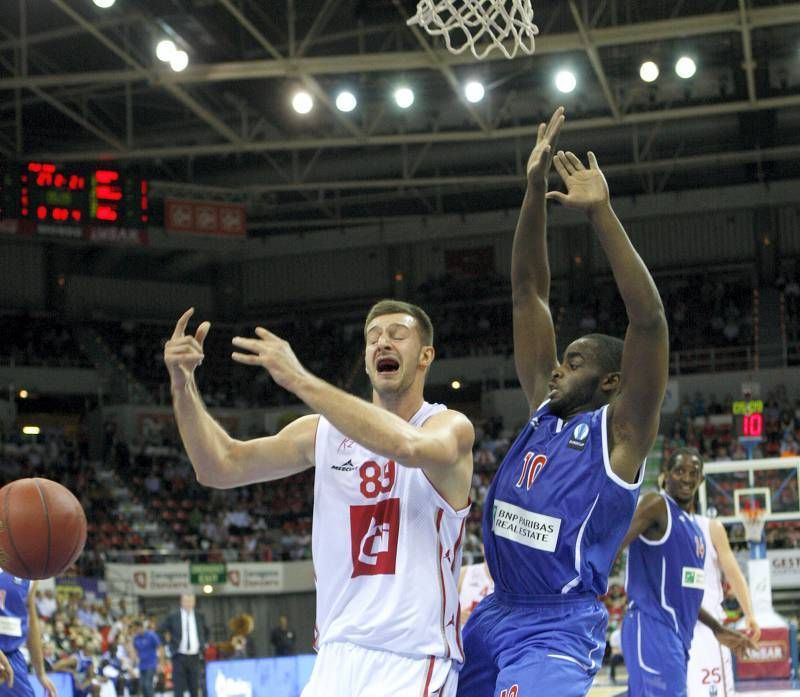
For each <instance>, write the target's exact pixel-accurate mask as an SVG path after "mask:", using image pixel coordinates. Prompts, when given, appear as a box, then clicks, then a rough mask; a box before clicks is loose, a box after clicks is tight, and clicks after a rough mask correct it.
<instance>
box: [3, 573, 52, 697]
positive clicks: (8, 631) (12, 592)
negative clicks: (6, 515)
mask: <svg viewBox="0 0 800 697" xmlns="http://www.w3.org/2000/svg"><path fill="white" fill-rule="evenodd" d="M35 596H36V583H35V582H31V581H26V580H24V579H21V578H17V577H16V576H12V575H11V574H9V573H8V572H6V571H1V570H0V651H2V652H3V653H4V654H5V656H6V658H7V659H8V663H9V666H10V668H9V670H11V671H12V680H10V681H8V682H5V683H3V684H2V685H0V697H6V696H8V697H33V695H34V692H33V687H31V683H30V680H29V678H28V664H27V662H26V661H25V656H23V655H22V652H21V651H20V647H21V646H22V644H23V643H26V642H27V645H28V651H29V652H30V656H31V665H32V666H33V669H34V672H35V673H36V677H37V678H39V682H40V683H41V684H42V687H44V689H45V691H46V692H47V694H48V695H49V697H56V688H55V686H54V685H53V683H52V682H50V680H49V679H48V677H47V675H45V672H44V661H43V660H42V639H41V635H40V633H39V618H38V617H37V615H36V604H35V602H34V600H35Z"/></svg>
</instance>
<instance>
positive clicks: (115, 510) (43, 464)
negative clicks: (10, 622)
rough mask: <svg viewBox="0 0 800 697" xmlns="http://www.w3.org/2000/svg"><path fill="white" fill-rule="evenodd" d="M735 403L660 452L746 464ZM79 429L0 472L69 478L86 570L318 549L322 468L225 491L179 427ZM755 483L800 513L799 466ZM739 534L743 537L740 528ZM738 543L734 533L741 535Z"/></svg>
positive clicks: (782, 541)
mask: <svg viewBox="0 0 800 697" xmlns="http://www.w3.org/2000/svg"><path fill="white" fill-rule="evenodd" d="M731 402H732V397H731V396H730V395H727V396H726V397H725V398H723V399H721V400H719V399H717V398H716V397H715V396H714V395H708V396H703V395H700V394H695V395H694V396H687V397H685V398H684V399H683V401H682V402H681V405H680V409H679V412H678V413H677V414H676V415H675V417H674V418H673V419H672V421H671V422H670V420H669V419H665V420H664V421H663V424H662V438H661V441H660V445H659V447H660V448H661V449H662V452H660V453H658V454H660V455H661V457H662V459H666V458H667V457H668V456H669V454H670V453H671V452H672V450H673V449H674V448H676V447H680V446H685V445H688V446H692V447H696V448H697V449H698V450H699V451H700V452H701V454H702V455H703V457H704V458H705V460H706V461H707V462H711V461H720V460H741V459H745V458H746V457H747V454H746V452H745V451H744V448H743V447H742V446H741V444H740V443H739V441H738V438H736V437H735V436H734V432H733V428H732V424H733V420H732V418H731V416H730V414H731ZM517 425H518V424H511V426H510V427H509V426H508V425H504V424H502V423H501V422H500V421H499V420H498V419H485V420H478V421H476V445H475V452H474V460H475V472H474V478H473V490H472V495H471V498H472V501H473V502H474V505H473V508H472V511H471V513H470V517H469V519H468V524H467V528H466V540H465V545H464V552H465V556H466V558H467V560H474V559H477V558H479V557H480V556H481V546H480V537H481V515H482V510H481V505H482V502H483V501H484V499H485V497H486V492H487V490H488V487H489V484H490V482H491V479H492V477H493V475H494V472H495V471H496V468H497V467H498V465H499V463H500V462H501V461H502V459H503V456H504V455H505V453H506V451H507V450H508V447H509V445H510V443H511V441H512V439H513V437H514V435H515V431H514V428H515V427H516V426H517ZM764 427H765V428H764V430H765V440H764V441H763V442H762V443H761V444H759V445H757V446H756V448H755V452H754V456H755V457H776V458H778V457H782V456H784V457H786V456H792V455H797V454H800V446H799V445H798V443H800V400H794V401H793V400H791V399H789V398H788V396H787V394H786V391H785V389H783V388H778V389H777V390H775V391H774V392H771V393H770V394H768V395H767V396H766V398H765V399H764ZM80 433H81V431H80V429H79V431H78V432H76V433H74V434H72V435H71V436H69V437H66V436H64V435H56V434H43V435H41V436H38V437H35V438H32V437H26V436H22V435H21V434H16V433H15V434H8V435H6V436H4V437H3V439H2V441H0V467H1V468H2V471H3V473H4V478H5V479H6V481H8V480H13V479H16V478H18V477H22V476H42V477H47V478H51V479H55V480H57V481H60V482H62V483H63V484H64V485H65V486H67V487H68V488H70V489H71V490H72V491H74V492H75V493H76V494H77V495H78V496H79V498H80V500H81V503H82V505H83V507H84V509H85V511H86V514H87V519H88V521H89V525H88V536H89V537H88V541H87V545H86V550H85V552H84V553H83V555H82V556H81V558H80V561H79V564H80V569H79V570H80V572H81V573H83V574H85V575H90V576H91V575H96V574H100V573H102V567H103V563H104V562H105V561H108V560H112V561H121V562H133V561H161V560H176V559H185V560H192V561H210V562H214V561H232V560H239V561H273V560H274V561H282V560H283V561H291V560H298V559H308V558H309V557H310V546H311V516H312V509H313V470H312V471H308V472H305V473H301V474H299V475H296V476H294V477H291V478H288V479H284V480H280V481H276V482H269V483H263V484H257V485H253V486H248V487H241V488H237V489H230V490H218V489H212V488H208V487H203V486H201V485H199V484H198V483H197V480H196V477H195V475H194V471H193V470H192V467H191V465H190V463H189V461H188V459H187V457H186V455H185V453H184V451H183V448H182V447H181V446H180V442H179V438H178V435H177V432H176V429H175V427H174V424H172V423H171V422H165V424H164V425H163V427H162V428H159V429H154V430H152V431H148V432H147V433H146V434H145V435H144V436H142V437H138V438H136V439H134V440H133V441H131V442H130V443H129V442H127V441H126V440H125V439H124V438H122V437H121V436H120V435H119V434H118V433H117V432H116V428H115V424H114V422H113V421H109V422H108V423H107V424H106V431H105V434H104V438H105V441H104V443H103V455H102V458H101V460H100V461H98V462H92V461H91V460H90V459H89V454H88V444H87V443H86V442H85V440H84V439H83V438H82V437H80ZM746 479H747V473H746V472H733V473H714V474H710V475H708V476H707V491H708V496H709V504H710V505H713V506H714V507H715V508H716V509H717V512H718V514H719V515H732V514H733V512H734V508H733V507H734V503H733V501H734V495H733V492H734V490H735V489H737V488H741V487H742V486H747V485H748V484H747V481H746ZM756 479H757V481H756V483H755V486H769V487H770V488H771V490H772V491H774V492H778V493H777V495H776V496H775V498H774V500H773V501H772V508H773V511H775V512H780V511H785V512H791V511H797V510H798V507H799V505H798V497H800V493H799V492H798V481H797V475H796V470H794V469H793V468H789V469H781V468H780V467H776V468H775V469H774V470H773V469H764V470H760V471H758V472H757V473H756ZM789 530H790V528H789V526H784V527H783V528H781V529H778V530H777V531H776V532H775V533H773V535H772V539H773V541H774V543H775V545H776V546H785V545H788V546H794V544H795V542H796V541H797V540H796V536H795V535H794V533H791V534H790V533H789ZM734 532H736V531H734ZM734 537H735V535H734Z"/></svg>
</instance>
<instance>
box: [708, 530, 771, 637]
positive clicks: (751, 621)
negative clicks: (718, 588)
mask: <svg viewBox="0 0 800 697" xmlns="http://www.w3.org/2000/svg"><path fill="white" fill-rule="evenodd" d="M708 527H709V530H710V532H711V544H713V545H714V549H716V550H717V558H718V559H719V566H720V569H722V573H723V575H724V576H725V580H727V581H728V583H730V584H731V588H732V589H733V594H734V595H735V596H736V600H738V601H739V605H740V606H741V608H742V612H744V620H745V623H746V624H747V631H748V632H750V636H752V637H753V640H754V641H758V640H759V639H760V638H761V628H760V627H759V626H758V622H756V617H755V614H754V613H753V603H752V601H751V599H750V589H749V588H748V587H747V579H745V577H744V574H743V573H742V570H741V568H739V562H737V561H736V557H735V556H734V555H733V550H732V549H731V543H730V542H729V541H728V533H727V532H725V526H724V525H723V524H722V523H720V522H719V521H718V520H712V521H710V522H709V526H708Z"/></svg>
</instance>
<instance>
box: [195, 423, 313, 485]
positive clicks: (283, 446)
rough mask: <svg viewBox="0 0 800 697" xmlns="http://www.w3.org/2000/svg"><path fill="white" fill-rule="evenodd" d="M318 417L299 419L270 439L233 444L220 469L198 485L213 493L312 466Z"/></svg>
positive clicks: (282, 475)
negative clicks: (211, 488) (208, 487)
mask: <svg viewBox="0 0 800 697" xmlns="http://www.w3.org/2000/svg"><path fill="white" fill-rule="evenodd" d="M318 423H319V416H318V415H317V414H309V415H307V416H301V417H300V418H299V419H297V420H296V421H293V422H292V423H290V424H289V425H288V426H286V427H285V428H283V429H282V430H281V431H280V432H279V433H278V434H276V435H274V436H267V437H265V438H255V439H253V440H247V441H241V440H234V441H233V442H232V443H231V445H230V447H229V449H228V451H227V453H226V454H225V458H224V459H225V461H224V463H223V464H224V466H223V467H220V468H218V471H217V472H216V473H215V474H214V475H211V476H208V477H205V478H204V479H203V481H201V482H200V483H201V484H203V485H205V486H212V487H215V488H217V489H230V488H233V487H237V486H244V485H247V484H253V483H255V482H266V481H272V480H274V479H281V478H283V477H288V476H290V475H292V474H296V473H297V472H302V471H303V470H306V469H308V468H310V467H313V466H314V441H315V437H316V433H317V424H318Z"/></svg>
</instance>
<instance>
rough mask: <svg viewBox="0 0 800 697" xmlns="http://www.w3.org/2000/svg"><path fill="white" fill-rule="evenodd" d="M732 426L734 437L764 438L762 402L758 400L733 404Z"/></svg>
mask: <svg viewBox="0 0 800 697" xmlns="http://www.w3.org/2000/svg"><path fill="white" fill-rule="evenodd" d="M732 411H733V425H734V429H735V431H736V435H737V436H739V437H740V438H741V437H744V438H762V437H763V436H764V402H762V401H761V400H760V399H751V400H748V401H744V400H740V401H738V402H734V403H733V407H732Z"/></svg>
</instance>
